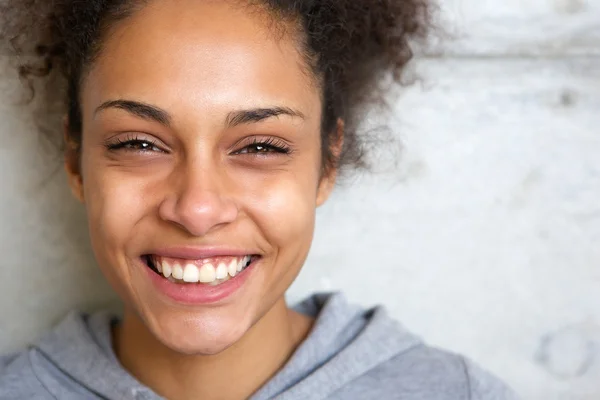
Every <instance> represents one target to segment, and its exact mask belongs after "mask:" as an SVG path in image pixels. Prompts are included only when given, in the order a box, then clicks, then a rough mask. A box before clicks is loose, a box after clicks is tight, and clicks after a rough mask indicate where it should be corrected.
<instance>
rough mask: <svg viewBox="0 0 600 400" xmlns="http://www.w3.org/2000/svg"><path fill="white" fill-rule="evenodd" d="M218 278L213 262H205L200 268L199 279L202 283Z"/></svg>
mask: <svg viewBox="0 0 600 400" xmlns="http://www.w3.org/2000/svg"><path fill="white" fill-rule="evenodd" d="M216 278H217V273H216V271H215V267H213V265H212V264H211V263H207V264H204V265H203V266H202V267H201V268H200V278H199V281H200V282H202V283H211V282H213V281H214V280H215V279H216Z"/></svg>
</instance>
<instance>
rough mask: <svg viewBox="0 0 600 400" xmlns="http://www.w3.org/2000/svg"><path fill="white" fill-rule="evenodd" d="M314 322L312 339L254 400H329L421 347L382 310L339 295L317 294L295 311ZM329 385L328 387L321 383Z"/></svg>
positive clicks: (308, 339) (418, 342)
mask: <svg viewBox="0 0 600 400" xmlns="http://www.w3.org/2000/svg"><path fill="white" fill-rule="evenodd" d="M296 310H297V311H299V312H302V313H305V314H307V315H310V316H313V317H316V321H315V325H314V327H313V330H312V331H311V333H310V335H309V336H308V338H307V339H306V340H305V341H304V342H303V343H302V344H301V345H300V346H299V347H298V349H297V350H296V352H295V353H294V355H293V356H292V358H291V359H290V360H289V361H288V363H287V364H286V365H285V366H284V367H283V368H282V369H281V370H280V372H279V373H278V374H276V375H275V376H274V377H273V378H272V379H271V380H270V381H269V382H268V383H267V384H266V385H265V386H264V387H263V388H262V389H261V390H259V391H258V392H257V393H256V394H255V395H254V396H253V397H252V398H251V399H252V400H264V399H270V398H274V397H276V396H277V399H281V400H284V399H308V398H310V399H311V400H319V399H325V398H327V397H328V396H329V395H331V394H332V393H333V392H335V391H336V390H338V389H340V388H341V387H343V386H344V385H346V384H347V383H349V382H351V381H353V380H354V379H356V378H358V377H360V376H362V375H364V374H365V373H367V372H368V371H369V370H371V369H373V368H375V367H377V366H378V365H380V364H381V363H384V362H386V361H388V360H390V359H391V358H393V357H394V356H397V355H398V354H400V353H402V352H405V351H407V350H409V349H411V348H413V347H415V346H417V345H419V344H421V341H420V340H419V339H418V338H417V337H415V336H413V335H412V334H410V333H409V332H408V331H406V330H405V329H404V328H403V327H402V326H401V325H400V324H399V323H398V322H396V321H395V320H393V319H392V318H390V317H389V316H388V314H387V312H386V311H385V309H383V308H382V307H376V308H373V309H370V310H365V309H362V308H360V307H357V306H354V305H350V304H348V302H347V301H346V299H345V297H344V296H343V295H342V294H341V293H334V294H317V295H314V296H312V297H310V298H309V299H307V300H306V301H305V302H303V303H301V304H300V305H298V306H297V307H296ZM324 382H327V384H326V385H324V384H323V383H324Z"/></svg>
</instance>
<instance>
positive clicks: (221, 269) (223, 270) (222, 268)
mask: <svg viewBox="0 0 600 400" xmlns="http://www.w3.org/2000/svg"><path fill="white" fill-rule="evenodd" d="M227 275H228V271H227V265H225V263H220V264H219V266H218V267H217V279H225V278H227Z"/></svg>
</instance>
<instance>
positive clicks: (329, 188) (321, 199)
mask: <svg viewBox="0 0 600 400" xmlns="http://www.w3.org/2000/svg"><path fill="white" fill-rule="evenodd" d="M329 145H330V146H331V148H330V151H331V154H332V155H333V160H334V162H333V165H325V166H324V167H323V172H322V175H321V180H320V182H319V188H318V190H317V207H319V206H321V205H323V204H324V203H325V202H326V201H327V199H328V198H329V196H330V195H331V192H333V188H334V187H335V182H336V180H337V174H338V161H339V159H340V156H341V155H342V148H343V147H344V121H343V120H341V119H338V120H337V126H336V133H335V137H334V139H333V140H332V141H331V143H330V144H329Z"/></svg>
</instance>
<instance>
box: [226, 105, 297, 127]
mask: <svg viewBox="0 0 600 400" xmlns="http://www.w3.org/2000/svg"><path fill="white" fill-rule="evenodd" d="M280 115H288V116H290V117H294V118H302V119H306V117H305V116H304V114H302V113H301V112H300V111H298V110H294V109H292V108H289V107H269V108H254V109H250V110H239V111H233V112H230V113H229V115H228V116H227V122H226V124H227V126H228V127H229V128H232V127H234V126H237V125H242V124H249V123H256V122H260V121H263V120H265V119H268V118H273V117H278V116H280Z"/></svg>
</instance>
